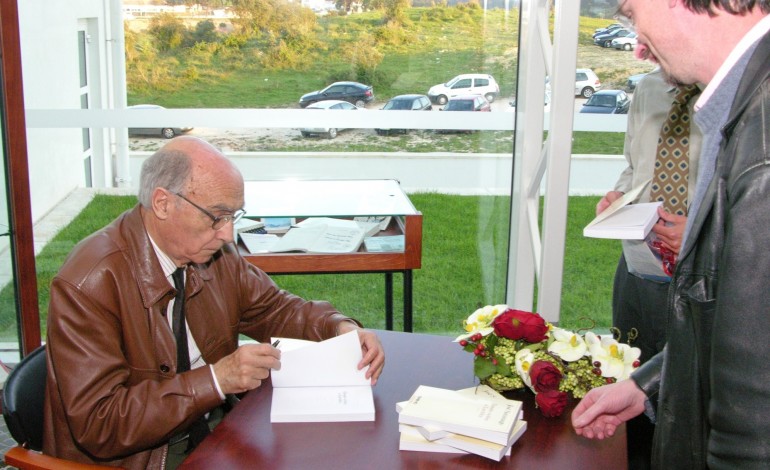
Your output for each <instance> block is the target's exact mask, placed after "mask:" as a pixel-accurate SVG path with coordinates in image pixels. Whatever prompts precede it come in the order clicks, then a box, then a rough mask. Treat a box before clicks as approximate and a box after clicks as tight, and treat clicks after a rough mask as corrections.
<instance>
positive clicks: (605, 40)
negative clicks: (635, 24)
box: [594, 28, 633, 47]
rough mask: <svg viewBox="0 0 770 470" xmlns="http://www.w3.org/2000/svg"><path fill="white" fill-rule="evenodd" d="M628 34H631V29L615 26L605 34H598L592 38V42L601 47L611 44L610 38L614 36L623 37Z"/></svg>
mask: <svg viewBox="0 0 770 470" xmlns="http://www.w3.org/2000/svg"><path fill="white" fill-rule="evenodd" d="M630 34H633V31H630V30H628V29H625V28H617V29H615V30H613V31H612V32H609V33H606V34H600V35H598V36H596V37H595V38H594V44H596V45H597V46H602V47H611V46H612V40H613V39H615V38H624V37H626V36H628V35H630Z"/></svg>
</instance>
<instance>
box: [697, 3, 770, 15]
mask: <svg viewBox="0 0 770 470" xmlns="http://www.w3.org/2000/svg"><path fill="white" fill-rule="evenodd" d="M684 5H685V6H686V7H687V9H689V10H691V11H694V12H697V13H708V14H709V15H714V14H715V13H716V11H717V10H722V11H725V12H727V13H730V14H731V15H745V14H746V13H749V12H751V11H754V8H759V10H760V11H762V12H763V13H770V0H684Z"/></svg>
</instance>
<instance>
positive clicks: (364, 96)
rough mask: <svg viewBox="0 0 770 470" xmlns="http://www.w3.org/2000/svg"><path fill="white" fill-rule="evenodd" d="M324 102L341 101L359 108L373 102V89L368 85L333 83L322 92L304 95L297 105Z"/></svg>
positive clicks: (317, 91) (304, 105)
mask: <svg viewBox="0 0 770 470" xmlns="http://www.w3.org/2000/svg"><path fill="white" fill-rule="evenodd" d="M324 100H341V101H347V102H348V103H351V104H354V105H356V106H357V107H359V108H363V107H365V106H366V103H369V102H371V101H372V100H374V89H373V88H372V87H371V86H369V85H364V84H363V83H358V82H334V83H332V84H331V85H329V86H327V87H326V88H324V89H323V90H316V91H311V92H310V93H305V94H304V95H302V97H301V98H300V99H299V105H300V106H301V107H303V108H306V107H307V106H308V105H310V104H313V103H317V102H319V101H324Z"/></svg>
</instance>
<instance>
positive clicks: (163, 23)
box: [148, 13, 187, 52]
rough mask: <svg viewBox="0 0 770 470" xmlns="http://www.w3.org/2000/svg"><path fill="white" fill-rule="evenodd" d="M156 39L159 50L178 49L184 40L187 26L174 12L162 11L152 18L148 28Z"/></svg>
mask: <svg viewBox="0 0 770 470" xmlns="http://www.w3.org/2000/svg"><path fill="white" fill-rule="evenodd" d="M148 31H149V32H150V34H152V35H153V36H154V37H155V39H156V41H157V47H158V50H160V51H162V52H167V51H171V50H174V49H177V48H178V47H180V46H181V45H182V43H183V42H184V39H185V36H186V35H187V27H186V26H185V25H184V23H183V22H182V20H181V19H179V18H178V17H177V16H176V15H174V14H173V13H161V14H159V15H157V16H154V17H153V18H152V20H150V26H149V28H148Z"/></svg>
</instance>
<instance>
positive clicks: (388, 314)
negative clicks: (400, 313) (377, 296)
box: [385, 273, 393, 331]
mask: <svg viewBox="0 0 770 470" xmlns="http://www.w3.org/2000/svg"><path fill="white" fill-rule="evenodd" d="M385 329H386V330H388V331H392V330H393V273H385Z"/></svg>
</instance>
